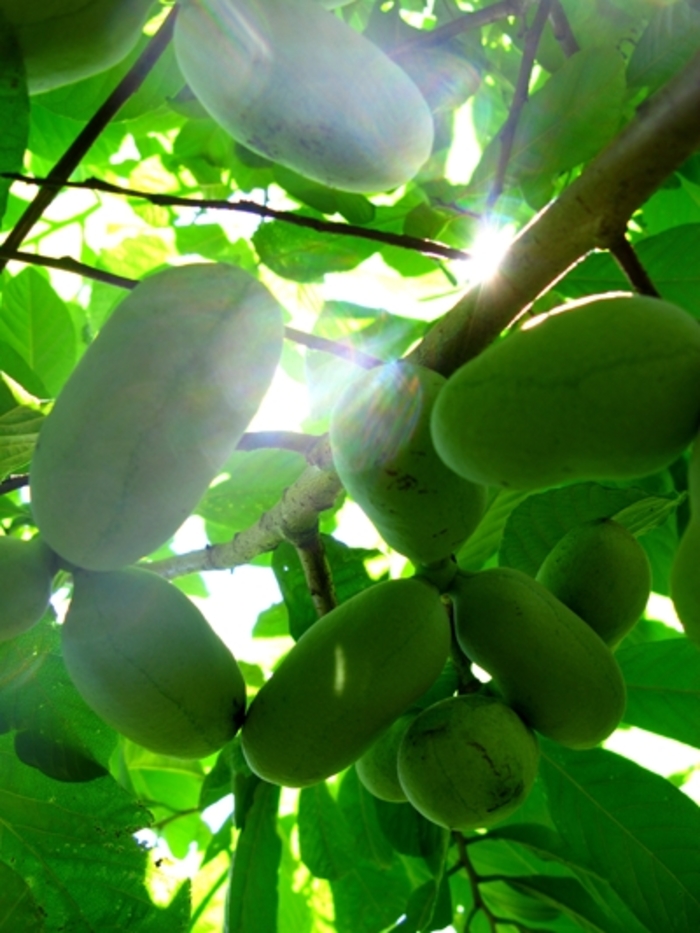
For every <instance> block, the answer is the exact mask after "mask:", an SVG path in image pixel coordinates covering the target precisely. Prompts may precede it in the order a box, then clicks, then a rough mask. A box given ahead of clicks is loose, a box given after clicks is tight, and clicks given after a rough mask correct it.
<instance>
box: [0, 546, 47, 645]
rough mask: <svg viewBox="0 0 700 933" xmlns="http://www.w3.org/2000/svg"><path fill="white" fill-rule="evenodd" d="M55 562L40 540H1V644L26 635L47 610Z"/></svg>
mask: <svg viewBox="0 0 700 933" xmlns="http://www.w3.org/2000/svg"><path fill="white" fill-rule="evenodd" d="M54 559H55V554H54V553H53V551H51V549H50V548H48V547H47V546H46V544H45V543H44V542H43V541H42V540H41V538H39V537H36V538H32V540H31V541H22V540H21V539H20V538H10V537H7V536H4V537H2V538H0V641H6V640H7V639H9V638H15V636H17V635H21V634H22V632H26V631H27V629H30V628H31V627H32V626H33V625H35V624H36V623H37V622H38V621H39V619H41V617H42V616H43V614H44V613H45V612H46V610H47V609H48V606H49V599H50V597H51V580H52V579H53V575H54V571H55V564H54Z"/></svg>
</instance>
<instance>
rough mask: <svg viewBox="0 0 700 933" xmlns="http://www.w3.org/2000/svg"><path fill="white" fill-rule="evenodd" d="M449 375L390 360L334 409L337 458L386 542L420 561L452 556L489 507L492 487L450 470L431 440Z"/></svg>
mask: <svg viewBox="0 0 700 933" xmlns="http://www.w3.org/2000/svg"><path fill="white" fill-rule="evenodd" d="M444 384H445V379H444V377H443V376H440V375H439V374H438V373H436V372H433V371H432V370H430V369H426V368H425V367H423V366H415V365H411V364H406V363H398V364H396V363H392V364H389V365H386V366H380V367H377V368H375V369H371V370H369V371H367V372H364V373H361V374H360V375H359V376H358V377H357V378H356V379H354V380H353V381H352V382H351V383H350V385H349V386H348V388H347V390H346V391H345V392H344V393H343V395H342V396H341V398H340V400H339V401H338V403H337V405H336V406H335V408H334V410H333V415H332V418H331V427H330V438H331V449H332V451H333V462H334V464H335V467H336V469H337V471H338V475H339V476H340V478H341V480H342V481H343V485H344V486H345V488H346V489H347V491H348V492H349V493H350V495H351V496H352V497H353V499H354V500H355V501H356V502H357V504H358V505H359V506H360V507H361V508H362V510H363V511H364V512H365V514H366V515H367V516H368V518H369V519H370V520H371V521H372V523H373V524H374V525H375V527H376V528H377V530H378V531H379V533H380V534H381V536H382V538H384V540H385V541H386V543H387V544H388V545H389V546H390V547H392V548H394V550H396V551H398V552H399V554H404V555H405V556H406V557H408V558H410V560H412V561H413V562H414V563H415V564H420V563H423V564H432V563H435V562H437V561H440V560H443V559H444V558H446V557H449V556H450V555H451V554H452V553H454V552H455V551H456V550H457V549H458V548H459V546H460V545H461V544H462V543H463V542H464V541H465V540H466V539H467V538H468V537H469V535H470V534H471V533H472V532H473V531H474V529H475V528H476V526H477V525H478V523H479V521H480V520H481V518H482V516H483V514H484V511H485V508H486V489H485V488H484V487H483V486H480V485H477V484H475V483H470V482H468V481H467V480H465V479H463V478H462V477H461V476H458V475H457V474H456V473H453V472H452V470H450V469H448V468H447V467H446V466H445V464H444V463H443V462H442V460H441V459H440V458H439V457H438V455H437V453H436V452H435V448H434V447H433V443H432V440H431V438H430V412H431V411H432V407H433V404H434V403H435V399H436V398H437V397H438V394H439V392H440V390H441V389H442V387H443V386H444Z"/></svg>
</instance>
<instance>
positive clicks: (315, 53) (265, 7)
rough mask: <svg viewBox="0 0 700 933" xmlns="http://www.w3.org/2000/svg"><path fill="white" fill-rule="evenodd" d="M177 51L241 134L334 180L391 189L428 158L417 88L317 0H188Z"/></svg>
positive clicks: (311, 174) (348, 186)
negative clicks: (281, 0)
mask: <svg viewBox="0 0 700 933" xmlns="http://www.w3.org/2000/svg"><path fill="white" fill-rule="evenodd" d="M175 53H176V55H177V59H178V63H179V65H180V68H181V70H182V73H183V75H184V76H185V78H186V80H187V82H188V84H189V85H190V87H191V89H192V90H193V91H194V93H195V95H196V96H197V97H198V98H199V100H200V101H201V103H202V104H203V105H204V107H205V108H206V109H207V110H208V111H209V113H210V114H211V116H212V117H213V118H214V119H215V120H216V121H217V123H219V124H220V125H221V126H222V127H223V128H224V129H225V130H226V131H227V132H229V133H230V134H231V135H232V136H233V137H234V139H236V140H238V141H239V142H241V143H243V144H244V145H245V146H247V147H248V148H249V149H252V150H253V151H254V152H257V153H259V154H260V155H264V156H266V157H267V158H269V159H272V160H273V161H274V162H279V163H280V164H282V165H286V166H287V167H288V168H291V169H294V171H296V172H299V173H300V174H301V175H305V176H307V177H308V178H312V179H315V180H316V181H319V182H322V183H323V184H326V185H330V186H331V187H332V188H340V189H342V190H346V191H359V192H373V191H386V190H387V189H389V188H395V187H397V186H399V185H403V184H405V183H406V182H407V181H409V180H410V179H411V178H413V176H414V175H415V174H416V172H417V171H418V169H419V168H420V167H421V165H422V164H423V163H424V162H425V161H426V159H427V158H428V156H429V155H430V152H431V148H432V143H433V121H432V117H431V114H430V110H429V108H428V105H427V104H426V102H425V100H424V99H423V97H422V95H421V93H420V91H419V90H418V88H417V87H416V86H415V84H414V83H413V82H412V81H411V79H410V78H409V77H408V75H407V74H406V73H405V72H404V71H403V70H402V69H401V68H399V67H398V65H396V64H394V62H392V61H391V59H390V58H389V57H388V56H386V55H385V54H384V53H383V52H382V51H381V50H380V49H379V48H377V46H375V45H374V44H373V43H371V42H370V41H369V40H368V39H366V38H365V37H364V36H362V35H360V33H358V32H356V31H355V30H353V29H351V28H350V27H349V26H347V25H346V24H345V22H343V20H342V19H340V18H339V17H337V16H335V15H334V14H332V13H329V12H328V11H327V10H325V9H323V6H322V5H321V4H320V3H318V2H317V0H285V2H284V3H279V2H275V0H235V2H234V0H206V2H205V0H185V2H184V3H183V4H182V9H181V10H180V13H179V15H178V19H177V22H176V24H175Z"/></svg>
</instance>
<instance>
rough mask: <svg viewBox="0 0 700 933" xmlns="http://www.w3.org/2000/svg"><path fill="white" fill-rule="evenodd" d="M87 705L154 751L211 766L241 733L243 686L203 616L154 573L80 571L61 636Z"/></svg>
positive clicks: (69, 666) (228, 654) (70, 670)
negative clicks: (207, 761)
mask: <svg viewBox="0 0 700 933" xmlns="http://www.w3.org/2000/svg"><path fill="white" fill-rule="evenodd" d="M62 643H63V657H64V660H65V663H66V668H67V670H68V673H69V675H70V677H71V680H72V681H73V683H74V684H75V686H76V688H77V690H78V692H79V693H80V694H81V696H82V697H83V699H84V700H85V702H86V703H87V704H88V706H90V707H91V708H92V709H93V710H94V711H95V712H96V713H97V715H98V716H100V717H101V718H102V719H104V721H105V722H106V723H107V724H108V725H110V726H112V727H113V728H114V729H116V730H117V731H118V732H121V733H122V734H123V735H125V736H126V737H127V738H129V739H131V740H132V741H134V742H137V743H138V744H139V745H143V746H144V747H145V748H148V749H150V750H151V751H153V752H159V753H160V754H163V755H174V756H176V757H178V758H203V757H205V756H206V755H211V754H212V753H213V752H216V751H218V749H220V748H221V747H222V746H223V745H224V744H225V743H226V742H228V741H229V739H231V738H233V736H234V735H235V734H236V732H237V731H238V729H239V727H240V725H241V721H242V719H243V715H244V711H245V702H246V693H245V683H244V681H243V677H242V675H241V672H240V670H239V669H238V665H237V664H236V661H235V659H234V657H233V655H232V654H231V652H230V651H229V649H228V648H227V647H226V645H224V643H223V642H222V641H221V639H220V638H219V637H218V635H216V634H215V632H214V631H213V629H211V628H210V626H209V623H208V622H207V620H206V619H205V618H204V616H203V615H202V613H201V612H200V611H199V609H197V607H196V606H195V605H194V604H193V603H191V602H190V600H189V599H188V598H187V597H186V596H185V595H184V593H182V592H181V591H180V590H178V589H177V587H176V586H174V585H173V584H172V583H169V582H168V581H167V580H164V579H163V578H162V577H159V576H158V575H157V574H155V573H151V571H149V570H141V569H138V568H129V569H128V570H119V571H115V572H114V573H90V572H86V571H78V572H77V573H76V574H75V577H74V590H73V598H72V600H71V604H70V608H69V610H68V614H67V616H66V620H65V623H64V624H63V627H62Z"/></svg>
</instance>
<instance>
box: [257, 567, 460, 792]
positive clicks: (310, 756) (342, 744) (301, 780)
mask: <svg viewBox="0 0 700 933" xmlns="http://www.w3.org/2000/svg"><path fill="white" fill-rule="evenodd" d="M449 650H450V626H449V623H448V619H447V613H446V610H445V607H444V605H443V604H442V601H441V600H440V597H439V596H438V594H437V591H436V590H435V589H433V588H432V587H430V586H428V585H426V584H424V583H422V582H421V581H420V580H415V579H414V580H387V581H384V582H382V583H377V584H375V585H374V586H372V587H370V588H369V589H367V590H363V591H362V592H361V593H358V594H357V595H356V596H353V597H352V598H351V599H349V600H347V602H344V603H341V605H340V606H338V607H336V608H335V609H333V610H332V611H331V612H329V613H328V615H325V616H323V617H322V618H321V619H320V620H319V621H318V622H317V623H316V624H315V625H314V626H313V627H312V628H310V629H309V630H308V631H307V632H306V633H305V634H304V635H303V636H302V637H301V638H300V639H299V641H298V642H297V644H296V645H295V646H294V647H293V648H292V650H291V651H290V652H289V654H288V655H287V656H286V657H285V659H284V660H283V661H282V663H281V664H280V666H279V667H278V668H277V669H276V670H275V672H274V674H273V675H272V677H271V678H270V680H269V681H267V683H266V684H265V685H264V686H263V687H262V689H261V690H260V692H259V693H258V694H257V696H256V697H255V699H254V700H253V702H252V704H251V706H250V709H249V711H248V716H247V718H246V721H245V724H244V726H243V729H242V730H241V741H242V747H243V753H244V754H245V757H246V759H247V761H248V764H249V765H250V768H251V769H252V770H253V771H254V772H255V773H256V774H257V775H258V776H259V777H261V778H263V779H264V780H266V781H271V782H272V783H273V784H283V785H286V786H288V787H304V786H306V785H309V784H315V783H316V782H317V781H323V780H325V779H326V778H327V777H330V776H331V775H332V774H337V773H338V772H339V771H342V770H343V769H344V768H347V767H349V766H350V765H351V764H352V763H353V762H354V761H356V760H357V759H358V758H359V757H360V755H362V754H363V753H364V752H365V751H366V750H367V748H369V746H370V745H371V744H372V742H374V741H375V740H376V739H377V738H378V737H379V735H380V734H381V733H382V732H383V731H384V730H385V729H387V728H388V727H389V726H390V725H391V723H392V722H393V721H394V720H395V719H396V718H397V717H398V716H400V715H401V714H402V713H403V712H405V711H406V710H407V709H408V708H409V707H410V706H411V705H412V703H413V702H414V701H415V700H416V699H418V697H420V696H421V694H422V693H424V692H425V691H426V690H427V689H428V687H430V685H431V684H432V683H433V681H435V680H436V679H437V677H438V676H439V674H440V672H441V671H442V668H443V666H444V664H445V661H446V659H447V655H448V653H449Z"/></svg>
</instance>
